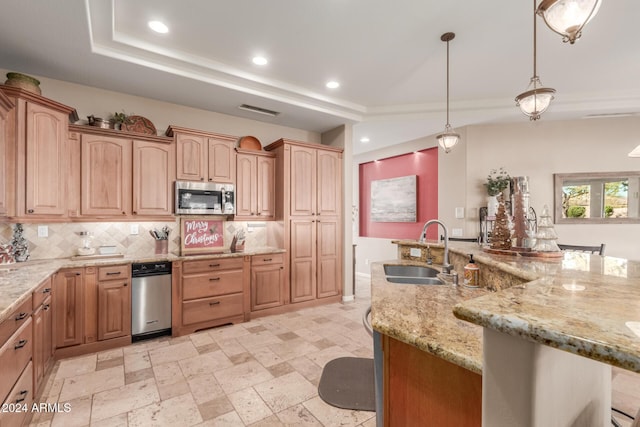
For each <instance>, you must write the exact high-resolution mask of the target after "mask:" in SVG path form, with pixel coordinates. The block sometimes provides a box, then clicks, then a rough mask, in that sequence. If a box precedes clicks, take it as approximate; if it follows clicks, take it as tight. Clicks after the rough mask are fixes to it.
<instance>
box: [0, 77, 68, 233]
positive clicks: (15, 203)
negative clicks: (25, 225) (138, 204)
mask: <svg viewBox="0 0 640 427" xmlns="http://www.w3.org/2000/svg"><path fill="white" fill-rule="evenodd" d="M0 90H2V91H3V92H4V94H5V95H6V96H7V97H8V98H9V99H10V100H11V101H12V102H13V103H14V104H15V108H13V109H12V110H10V112H9V113H8V115H7V116H6V117H7V120H6V122H5V124H4V126H5V129H4V135H5V137H6V140H5V141H4V143H5V144H7V145H8V146H5V147H1V145H2V144H0V149H2V148H4V151H5V153H4V154H6V157H5V159H4V160H5V162H6V163H5V167H6V171H7V172H9V173H6V174H5V175H6V176H5V177H4V178H3V183H2V184H3V186H4V192H5V195H4V201H3V203H4V205H5V206H4V209H3V210H4V211H5V212H6V213H5V215H6V216H8V217H12V218H15V219H19V220H25V221H29V220H37V221H42V220H45V219H47V220H60V219H64V218H65V217H66V215H67V204H66V203H67V197H66V187H67V178H68V170H69V164H68V158H69V156H68V145H67V134H68V128H67V126H68V124H69V120H70V118H71V120H73V121H75V120H77V115H76V112H75V110H74V109H73V108H71V107H67V106H65V105H62V104H59V103H57V102H55V101H52V100H49V99H47V98H44V97H42V96H39V95H36V94H33V93H31V92H27V91H24V90H22V89H18V88H14V87H10V86H1V87H0ZM0 127H2V126H0ZM13 172H15V173H13ZM2 191H3V190H0V192H2ZM0 197H1V195H0ZM0 209H2V208H1V207H0Z"/></svg>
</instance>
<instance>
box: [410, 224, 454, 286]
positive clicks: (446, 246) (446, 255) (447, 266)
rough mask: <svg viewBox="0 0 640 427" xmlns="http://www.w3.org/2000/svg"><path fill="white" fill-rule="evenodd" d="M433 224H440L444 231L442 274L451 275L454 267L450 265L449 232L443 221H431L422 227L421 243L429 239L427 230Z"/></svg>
mask: <svg viewBox="0 0 640 427" xmlns="http://www.w3.org/2000/svg"><path fill="white" fill-rule="evenodd" d="M431 224H440V226H441V227H442V230H443V231H444V260H443V261H442V272H443V273H447V274H448V273H451V269H452V268H453V266H452V265H451V264H449V232H448V231H447V226H446V225H444V223H443V222H442V221H440V220H439V219H431V220H429V221H427V222H425V223H424V227H422V234H420V239H419V240H418V242H419V243H424V242H425V240H426V238H427V228H429V226H430V225H431Z"/></svg>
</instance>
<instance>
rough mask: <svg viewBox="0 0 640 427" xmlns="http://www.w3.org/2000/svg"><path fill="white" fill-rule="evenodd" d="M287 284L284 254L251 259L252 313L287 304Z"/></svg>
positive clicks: (256, 256)
mask: <svg viewBox="0 0 640 427" xmlns="http://www.w3.org/2000/svg"><path fill="white" fill-rule="evenodd" d="M285 284H286V282H285V280H284V256H283V255H282V254H267V255H254V256H252V257H251V311H258V310H264V309H267V308H273V307H279V306H281V305H283V304H285V296H286V293H287V292H286V291H287V290H286V289H285V288H284V286H285Z"/></svg>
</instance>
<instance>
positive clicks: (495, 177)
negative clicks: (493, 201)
mask: <svg viewBox="0 0 640 427" xmlns="http://www.w3.org/2000/svg"><path fill="white" fill-rule="evenodd" d="M510 180H511V177H510V176H509V174H508V173H507V171H506V170H504V168H500V169H491V171H490V172H489V175H487V182H486V183H485V184H484V186H485V187H486V188H487V193H488V194H489V195H490V196H497V195H498V194H500V193H502V191H503V190H504V189H505V188H507V187H508V186H509V181H510Z"/></svg>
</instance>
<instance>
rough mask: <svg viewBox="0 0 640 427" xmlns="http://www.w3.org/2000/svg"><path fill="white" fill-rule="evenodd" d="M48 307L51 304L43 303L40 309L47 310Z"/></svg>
mask: <svg viewBox="0 0 640 427" xmlns="http://www.w3.org/2000/svg"><path fill="white" fill-rule="evenodd" d="M50 308H51V304H45V305H43V306H42V309H43V310H45V311H47V310H49V309H50Z"/></svg>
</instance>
